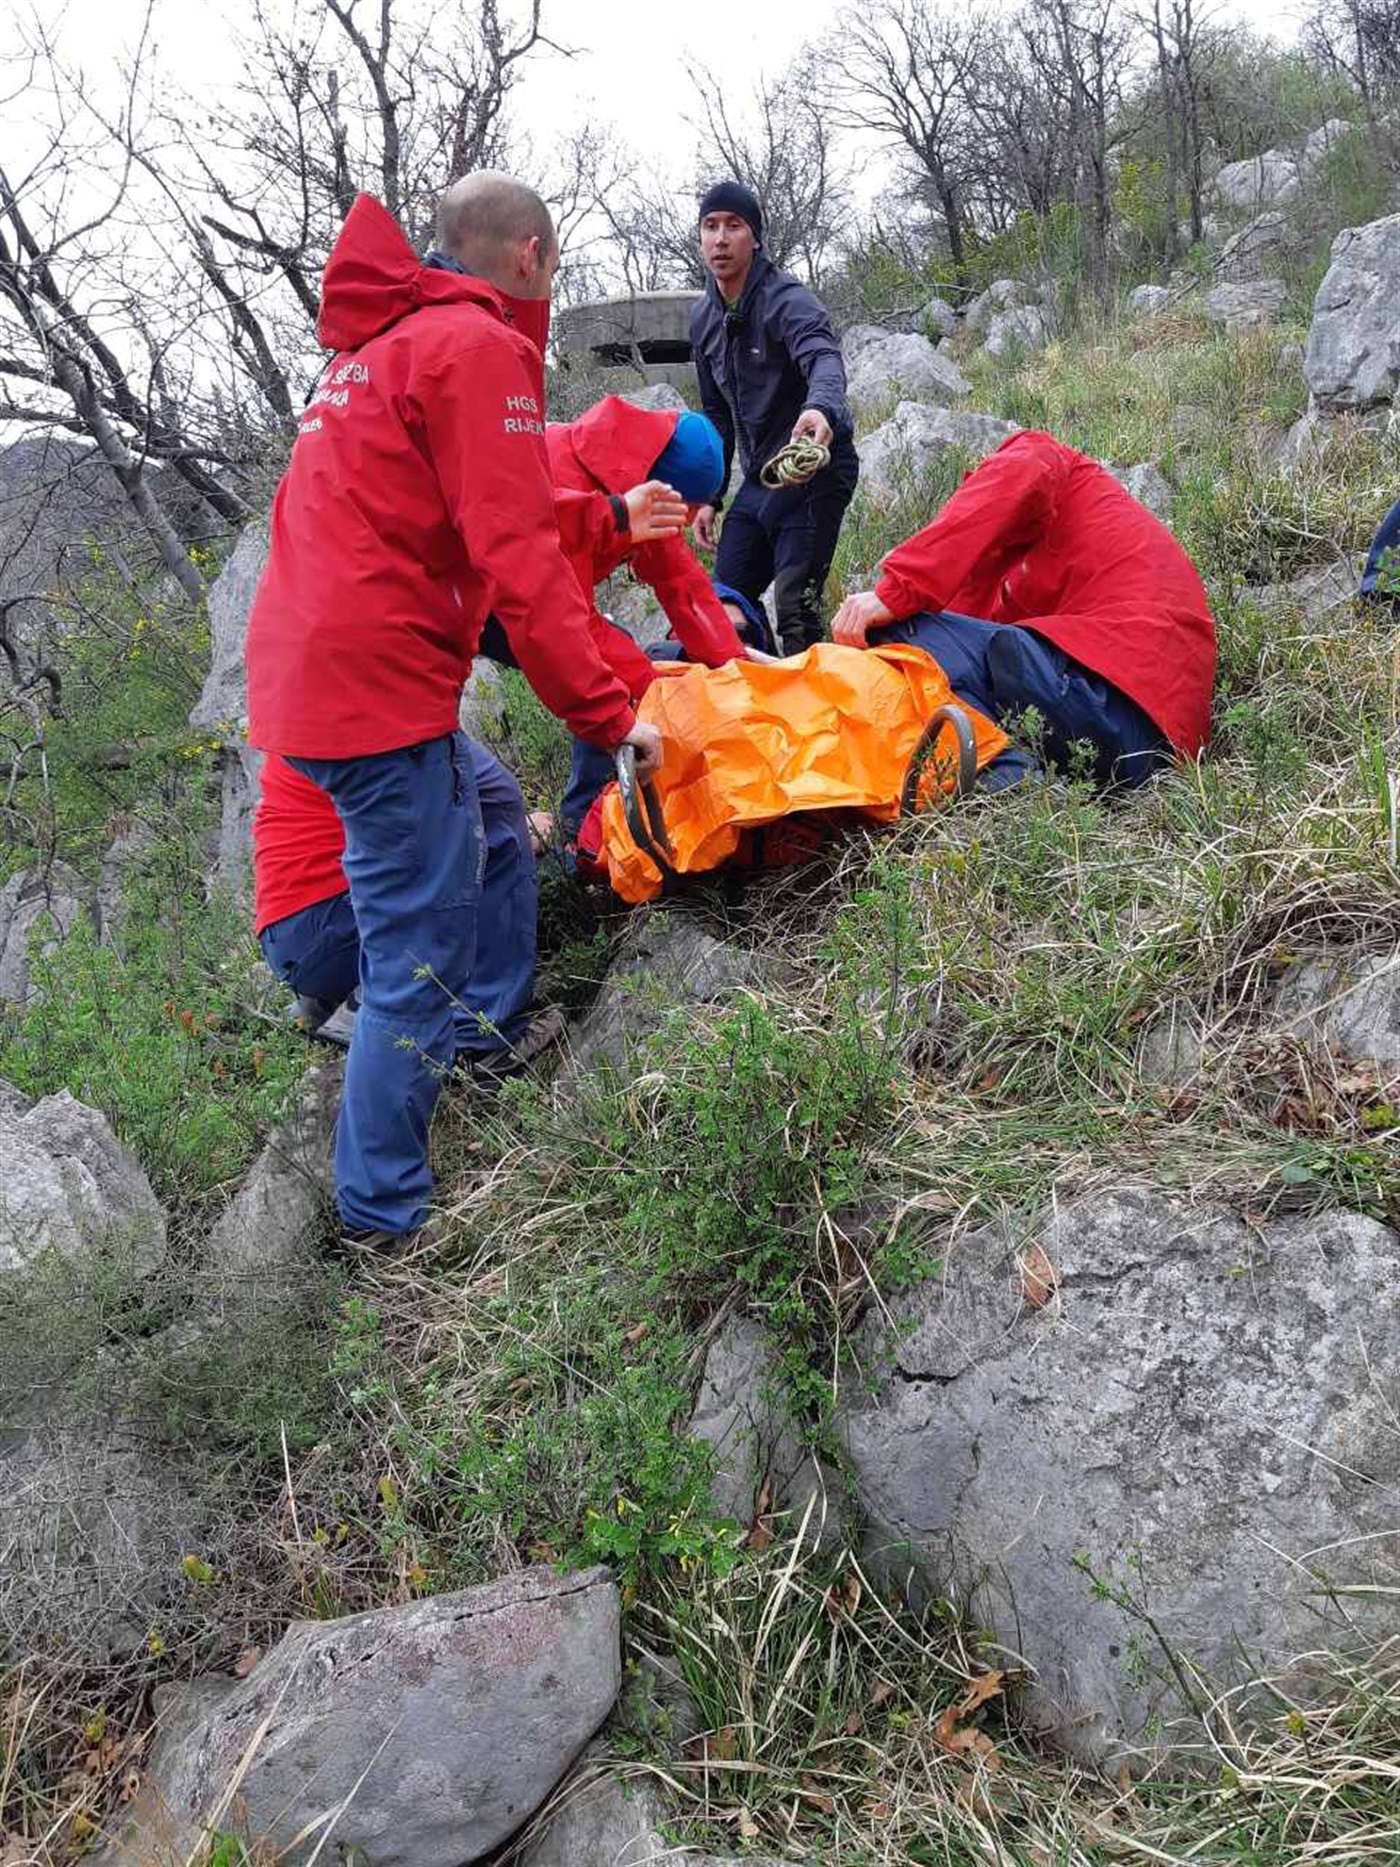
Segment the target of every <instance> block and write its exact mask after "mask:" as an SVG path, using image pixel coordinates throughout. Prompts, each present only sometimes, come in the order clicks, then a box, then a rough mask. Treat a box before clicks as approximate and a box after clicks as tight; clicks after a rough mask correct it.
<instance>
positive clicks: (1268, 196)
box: [1213, 149, 1301, 214]
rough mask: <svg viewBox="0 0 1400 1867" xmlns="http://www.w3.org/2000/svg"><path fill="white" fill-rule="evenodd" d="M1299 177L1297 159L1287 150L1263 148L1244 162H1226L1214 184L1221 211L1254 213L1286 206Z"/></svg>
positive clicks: (1292, 195) (1294, 191)
mask: <svg viewBox="0 0 1400 1867" xmlns="http://www.w3.org/2000/svg"><path fill="white" fill-rule="evenodd" d="M1300 184H1301V178H1300V176H1299V172H1298V158H1297V156H1296V155H1294V154H1292V153H1291V152H1290V151H1289V150H1287V149H1266V150H1265V151H1264V153H1263V155H1260V156H1251V157H1250V158H1249V159H1248V160H1247V161H1244V162H1227V163H1226V164H1225V166H1224V167H1223V168H1222V169H1220V170H1219V171H1218V172H1217V174H1216V177H1215V181H1214V184H1213V187H1214V193H1215V199H1216V201H1217V202H1218V203H1219V205H1220V206H1221V207H1222V208H1226V209H1229V210H1231V211H1234V212H1249V213H1255V214H1257V213H1258V212H1259V211H1260V210H1261V209H1264V208H1278V207H1283V206H1285V205H1286V204H1287V203H1288V202H1289V201H1291V200H1292V199H1293V198H1294V196H1295V195H1296V194H1297V192H1298V189H1299V186H1300Z"/></svg>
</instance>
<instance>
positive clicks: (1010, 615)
mask: <svg viewBox="0 0 1400 1867" xmlns="http://www.w3.org/2000/svg"><path fill="white" fill-rule="evenodd" d="M831 633H832V639H833V640H834V641H837V642H843V643H846V644H847V645H850V646H854V647H858V648H863V647H865V646H866V643H867V640H868V641H870V642H889V641H896V642H899V641H903V642H914V643H916V644H917V645H918V646H919V647H920V648H923V649H926V650H927V651H928V653H929V654H931V655H932V656H933V657H934V659H935V660H936V661H938V662H939V664H940V665H941V666H942V668H943V670H944V672H945V673H946V674H947V676H948V679H949V682H950V683H951V685H952V688H953V691H954V692H955V693H956V694H959V695H960V696H961V697H962V698H963V699H965V700H967V701H968V702H969V703H970V704H971V705H972V706H975V707H977V708H979V709H980V711H982V712H983V713H985V714H987V715H988V716H989V717H990V718H992V719H994V720H998V721H1002V720H1005V719H1007V718H1008V717H1012V718H1014V716H1015V715H1017V714H1019V713H1022V712H1024V711H1026V710H1027V709H1028V708H1030V707H1034V708H1035V709H1036V710H1037V712H1038V713H1039V715H1040V717H1041V719H1042V721H1043V722H1044V738H1043V750H1044V753H1045V755H1046V757H1047V758H1048V759H1049V760H1050V761H1051V763H1053V764H1056V765H1059V766H1062V767H1064V768H1067V769H1073V766H1074V755H1073V752H1072V747H1074V746H1075V745H1076V744H1083V743H1085V742H1087V743H1088V744H1089V745H1090V746H1091V747H1092V748H1093V754H1094V772H1095V776H1096V777H1097V778H1098V780H1099V782H1100V783H1103V784H1110V783H1127V784H1134V783H1140V782H1141V781H1142V780H1143V779H1144V778H1146V777H1148V776H1149V775H1150V774H1151V773H1152V771H1154V770H1155V769H1156V768H1157V767H1158V766H1160V765H1162V764H1163V763H1166V762H1168V761H1169V760H1170V758H1171V757H1172V755H1173V753H1176V754H1179V755H1180V756H1181V757H1183V758H1194V757H1195V756H1196V754H1197V753H1198V752H1200V751H1201V749H1202V748H1203V747H1204V746H1205V744H1206V741H1207V740H1208V738H1209V737H1210V703H1211V690H1212V687H1213V685H1214V680H1215V624H1214V622H1213V621H1212V619H1211V613H1210V607H1209V604H1208V601H1207V598H1206V593H1205V589H1204V587H1203V585H1202V583H1201V580H1200V578H1199V576H1198V575H1197V574H1196V570H1195V567H1194V566H1193V565H1192V563H1191V560H1190V559H1189V558H1188V557H1187V555H1186V553H1185V552H1184V551H1183V550H1182V548H1181V546H1180V545H1179V544H1178V543H1177V541H1176V539H1175V538H1173V537H1172V535H1171V533H1170V532H1169V531H1168V530H1167V528H1166V526H1165V525H1163V524H1162V523H1161V522H1160V520H1158V519H1156V518H1154V517H1153V516H1152V514H1151V513H1150V512H1148V511H1147V510H1146V508H1145V507H1143V506H1141V505H1139V503H1138V501H1137V500H1136V499H1134V498H1133V497H1132V495H1131V494H1130V493H1127V492H1125V491H1124V489H1123V488H1122V487H1121V486H1120V485H1119V484H1118V482H1117V481H1116V480H1115V479H1114V478H1113V476H1112V475H1111V474H1110V473H1107V472H1106V471H1105V470H1104V468H1102V467H1100V466H1099V465H1098V464H1097V463H1096V462H1095V461H1092V460H1089V459H1088V458H1087V457H1086V456H1085V455H1083V454H1079V453H1076V452H1075V450H1074V449H1073V448H1072V447H1065V446H1064V445H1063V444H1062V443H1061V442H1059V441H1056V440H1055V439H1054V438H1053V437H1052V436H1051V435H1048V434H1035V433H1028V434H1017V435H1013V436H1012V437H1011V439H1010V440H1009V441H1004V442H1003V443H1002V445H1001V446H1000V447H999V448H998V449H997V451H996V453H995V454H993V455H992V456H991V457H990V459H988V460H985V461H983V463H982V464H981V466H980V467H978V468H977V469H976V470H975V471H974V472H972V473H970V474H969V475H968V476H967V478H966V479H965V480H964V481H963V483H962V485H961V486H960V487H959V488H958V490H957V492H956V493H954V494H953V497H952V498H951V499H950V500H949V501H948V503H947V505H945V506H944V508H943V510H942V511H941V512H940V513H939V514H938V517H937V518H936V519H934V520H933V522H932V523H931V524H929V525H926V526H925V527H924V529H923V530H922V531H921V532H916V533H915V535H914V536H913V537H912V538H910V539H909V540H908V541H907V542H906V543H904V544H902V545H900V546H898V547H897V548H896V549H895V550H894V551H891V552H890V554H889V556H888V557H887V558H886V559H885V561H884V565H883V567H882V569H881V572H880V577H879V580H878V582H877V583H876V585H875V588H874V590H873V591H864V592H862V593H861V594H859V595H856V596H850V597H847V599H846V601H845V602H844V603H843V604H842V605H841V607H840V609H839V610H838V611H837V612H836V615H835V617H834V619H833V621H832V629H831ZM1030 763H1031V760H1030V758H1029V755H1028V754H1027V753H1026V752H1025V751H1024V750H1022V749H1020V748H1013V750H1012V751H1011V752H1009V753H1004V754H1003V755H1002V757H1001V758H1000V759H998V760H996V761H995V762H994V764H992V765H990V766H989V767H988V768H987V770H986V772H984V773H983V779H984V781H990V784H991V785H992V786H993V787H995V786H996V785H997V784H999V783H1001V784H1004V783H1009V782H1011V781H1013V780H1014V779H1015V778H1016V777H1018V776H1020V775H1021V774H1022V773H1023V772H1024V771H1025V770H1026V769H1027V768H1028V766H1029V765H1030Z"/></svg>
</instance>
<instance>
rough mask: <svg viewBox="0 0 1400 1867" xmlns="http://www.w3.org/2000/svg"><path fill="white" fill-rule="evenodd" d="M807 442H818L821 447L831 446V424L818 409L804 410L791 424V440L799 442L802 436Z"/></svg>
mask: <svg viewBox="0 0 1400 1867" xmlns="http://www.w3.org/2000/svg"><path fill="white" fill-rule="evenodd" d="M804 434H805V435H806V436H807V437H808V439H809V440H812V441H820V442H821V444H822V446H823V447H830V446H831V423H830V422H829V421H828V420H827V418H826V416H825V415H823V413H822V412H821V410H820V409H819V408H804V409H803V411H802V413H801V414H800V415H799V416H798V417H797V420H796V421H795V422H794V423H793V424H792V438H793V440H794V441H797V440H800V439H801V438H802V436H803V435H804Z"/></svg>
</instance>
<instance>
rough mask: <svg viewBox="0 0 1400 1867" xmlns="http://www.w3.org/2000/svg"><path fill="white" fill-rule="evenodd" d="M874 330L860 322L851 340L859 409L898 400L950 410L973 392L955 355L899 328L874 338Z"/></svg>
mask: <svg viewBox="0 0 1400 1867" xmlns="http://www.w3.org/2000/svg"><path fill="white" fill-rule="evenodd" d="M870 328H871V327H869V326H866V325H857V326H856V329H855V332H854V333H851V332H848V333H847V338H846V343H847V345H850V347H849V348H848V349H847V350H846V352H845V354H846V357H847V365H846V387H847V390H848V392H849V394H850V398H851V401H852V403H853V405H854V406H855V407H856V408H857V409H870V408H879V407H881V406H882V405H884V404H886V403H888V402H891V401H893V400H895V399H896V398H902V399H906V400H909V401H914V402H931V403H934V404H936V405H937V406H938V407H940V408H948V407H950V406H951V404H952V403H954V402H956V401H957V399H958V398H959V397H960V396H964V395H967V394H968V393H969V392H970V390H971V386H972V385H971V384H970V383H969V382H968V380H967V378H966V377H965V376H964V375H963V373H962V371H961V370H960V369H959V368H958V366H957V364H956V363H955V362H954V361H953V359H952V357H951V356H949V355H948V353H947V352H946V351H945V350H936V349H935V348H934V347H933V345H932V344H931V343H930V342H929V340H928V338H927V337H918V336H915V335H913V334H912V333H909V332H897V331H880V332H878V333H876V334H875V335H873V336H872V335H871V334H870ZM852 336H854V337H855V340H856V341H855V343H854V345H851V338H852Z"/></svg>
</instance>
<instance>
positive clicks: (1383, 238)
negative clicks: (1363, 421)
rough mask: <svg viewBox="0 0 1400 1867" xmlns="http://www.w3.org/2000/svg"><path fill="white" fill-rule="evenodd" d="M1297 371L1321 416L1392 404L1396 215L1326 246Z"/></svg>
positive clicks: (1399, 330) (1399, 230)
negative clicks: (1328, 257) (1326, 260)
mask: <svg viewBox="0 0 1400 1867" xmlns="http://www.w3.org/2000/svg"><path fill="white" fill-rule="evenodd" d="M1303 367H1304V370H1305V372H1306V374H1307V379H1308V387H1309V388H1310V389H1311V391H1312V393H1313V396H1314V397H1315V398H1316V401H1317V404H1318V407H1319V408H1320V409H1321V410H1322V411H1323V413H1324V414H1325V413H1331V412H1334V411H1336V410H1341V409H1366V408H1371V407H1374V406H1376V405H1377V404H1383V403H1388V402H1390V401H1391V400H1392V399H1393V398H1394V396H1395V392H1396V389H1397V386H1400V214H1391V215H1389V216H1387V218H1386V219H1384V220H1374V221H1372V222H1370V224H1369V225H1368V226H1365V227H1347V228H1344V229H1343V230H1342V232H1341V233H1339V234H1338V235H1337V237H1336V239H1335V240H1334V241H1333V242H1332V263H1331V265H1330V266H1329V267H1328V269H1327V273H1326V275H1325V277H1324V278H1323V281H1322V283H1321V285H1320V286H1319V287H1318V288H1317V297H1316V299H1315V300H1314V301H1313V321H1312V328H1311V330H1310V331H1309V332H1308V346H1307V352H1306V355H1305V357H1304V364H1303Z"/></svg>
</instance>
